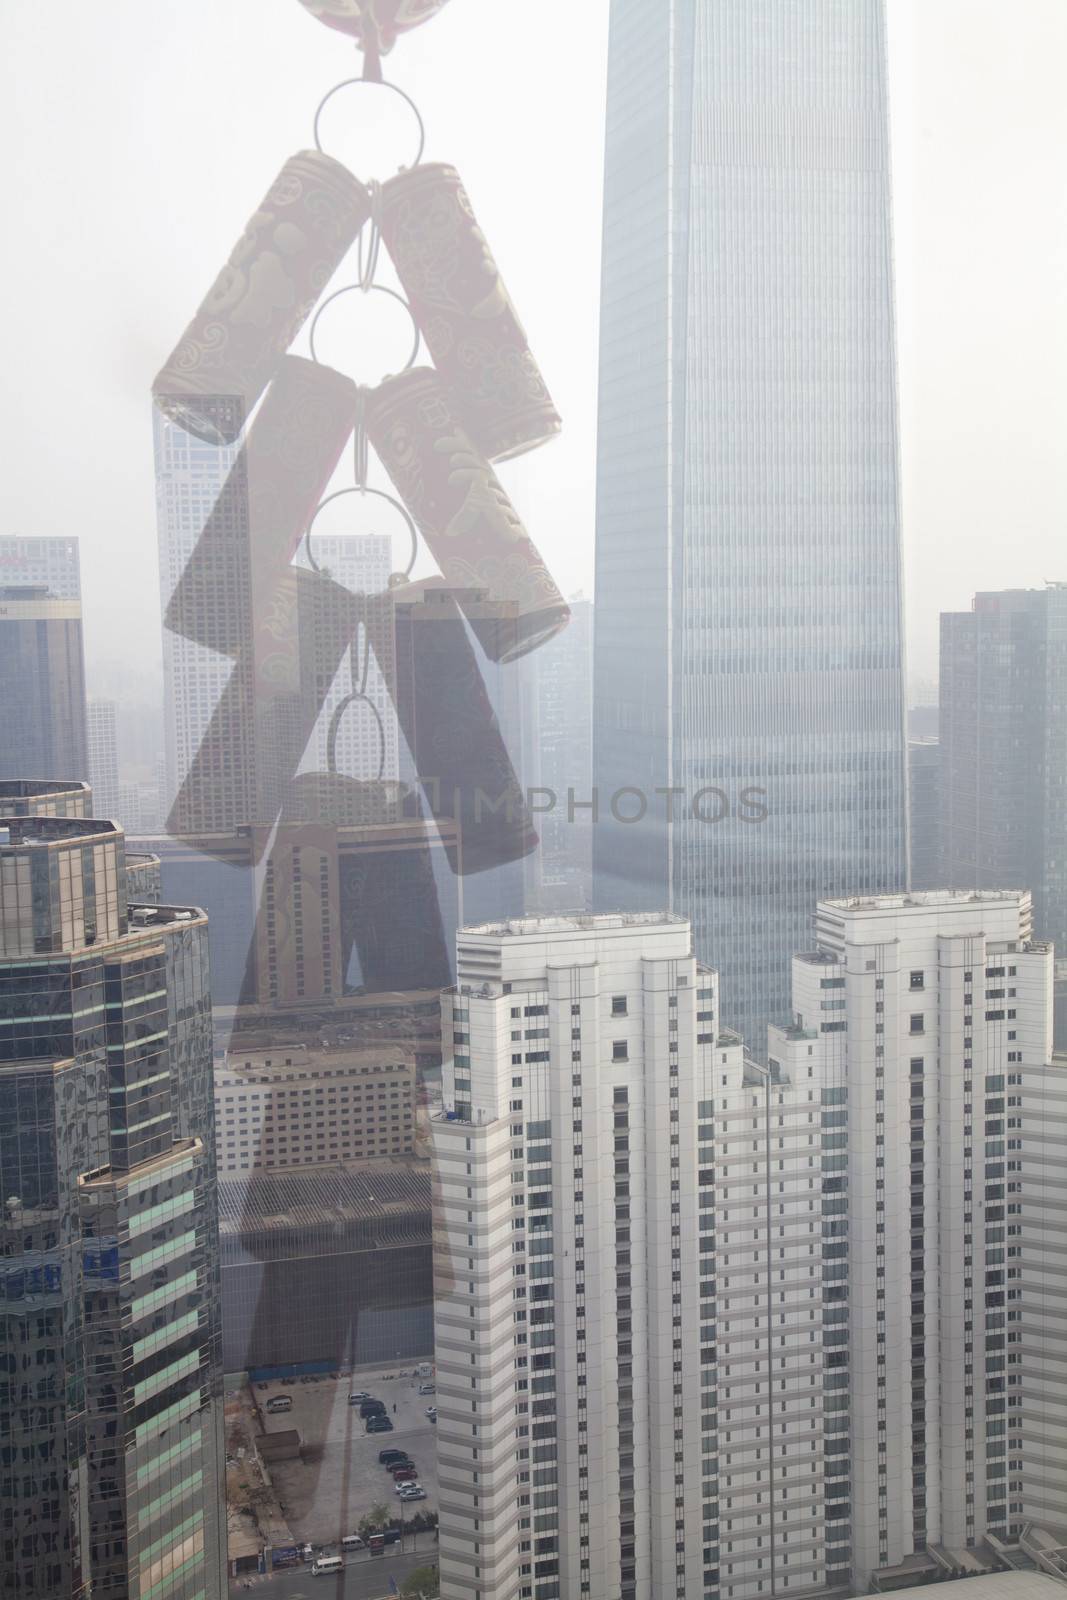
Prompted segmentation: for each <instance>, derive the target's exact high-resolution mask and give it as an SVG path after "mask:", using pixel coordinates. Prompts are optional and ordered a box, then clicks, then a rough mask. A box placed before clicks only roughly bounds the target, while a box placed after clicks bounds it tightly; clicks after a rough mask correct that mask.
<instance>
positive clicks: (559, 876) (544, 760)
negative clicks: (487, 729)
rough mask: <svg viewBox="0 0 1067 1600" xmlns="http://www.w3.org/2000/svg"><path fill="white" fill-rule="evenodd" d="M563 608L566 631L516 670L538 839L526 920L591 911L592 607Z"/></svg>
mask: <svg viewBox="0 0 1067 1600" xmlns="http://www.w3.org/2000/svg"><path fill="white" fill-rule="evenodd" d="M568 604H569V605H570V612H571V619H570V622H569V623H568V624H567V626H566V627H565V628H564V629H563V630H562V631H561V632H560V633H558V634H556V636H555V637H554V638H553V639H550V640H549V641H548V643H547V644H544V645H542V646H541V648H540V649H538V650H534V651H532V652H531V653H530V655H528V656H524V657H523V659H522V660H521V661H519V662H517V663H516V667H515V670H517V671H520V672H521V673H522V675H523V677H524V679H525V680H526V681H525V682H524V685H523V725H522V764H521V767H520V771H519V777H520V780H521V782H522V785H523V788H524V790H525V791H526V794H527V797H528V799H529V800H530V802H531V810H532V811H533V812H534V823H535V826H536V828H537V832H538V834H539V837H540V842H539V844H538V847H537V849H536V850H535V851H534V852H533V853H532V854H531V855H528V856H527V857H526V859H525V861H524V863H523V866H524V871H525V911H526V915H527V916H544V915H550V914H551V913H553V912H558V911H587V910H589V908H590V906H591V904H592V892H593V818H592V813H591V811H590V810H589V807H588V802H589V800H590V799H591V797H592V789H593V603H592V601H591V600H584V599H582V598H580V597H578V598H572V599H571V600H570V601H569V602H568ZM572 800H573V801H575V802H577V805H572V804H571V801H572ZM499 914H500V913H499V912H498V915H499Z"/></svg>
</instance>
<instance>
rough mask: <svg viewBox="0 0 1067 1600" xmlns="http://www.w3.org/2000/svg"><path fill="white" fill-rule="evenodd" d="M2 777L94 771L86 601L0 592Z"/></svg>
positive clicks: (43, 592)
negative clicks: (85, 638) (90, 756)
mask: <svg viewBox="0 0 1067 1600" xmlns="http://www.w3.org/2000/svg"><path fill="white" fill-rule="evenodd" d="M0 683H2V684H4V685H5V694H4V702H3V713H2V716H0V777H4V778H19V777H27V776H28V777H31V778H69V777H70V776H71V775H72V774H75V773H82V772H85V771H86V770H87V762H88V750H87V742H86V732H85V664H84V657H83V650H82V613H81V601H80V600H77V599H62V600H60V599H55V598H53V596H52V595H51V594H50V593H49V590H48V589H47V587H46V586H45V585H43V584H41V585H37V586H32V587H19V588H14V587H10V586H9V587H7V588H0Z"/></svg>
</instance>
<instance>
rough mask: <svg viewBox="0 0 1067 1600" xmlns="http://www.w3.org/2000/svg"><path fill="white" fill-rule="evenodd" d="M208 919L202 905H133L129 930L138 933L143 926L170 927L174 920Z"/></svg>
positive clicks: (195, 920) (130, 910)
mask: <svg viewBox="0 0 1067 1600" xmlns="http://www.w3.org/2000/svg"><path fill="white" fill-rule="evenodd" d="M206 920H207V912H206V911H205V910H204V909H203V907H202V906H156V905H147V906H141V905H131V906H130V908H129V931H130V932H131V933H137V932H139V931H140V929H142V928H168V927H170V925H171V923H173V922H200V921H206Z"/></svg>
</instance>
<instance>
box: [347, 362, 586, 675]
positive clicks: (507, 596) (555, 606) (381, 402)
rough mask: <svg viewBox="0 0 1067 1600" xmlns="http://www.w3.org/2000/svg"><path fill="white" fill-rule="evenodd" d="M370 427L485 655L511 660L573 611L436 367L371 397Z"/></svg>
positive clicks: (391, 382) (372, 438)
mask: <svg viewBox="0 0 1067 1600" xmlns="http://www.w3.org/2000/svg"><path fill="white" fill-rule="evenodd" d="M367 433H368V436H369V438H370V442H371V444H372V445H373V446H374V448H375V450H376V451H377V453H378V455H379V456H380V458H381V461H382V464H383V465H384V467H385V470H386V471H387V472H388V474H389V476H390V478H391V479H392V480H393V483H394V484H395V485H396V488H397V491H398V493H399V495H400V497H401V499H402V500H403V501H404V504H405V505H406V506H407V508H408V510H409V511H410V512H411V515H412V517H413V518H414V519H415V522H416V523H417V524H418V527H419V529H420V531H421V533H422V535H423V537H424V538H425V540H426V543H427V544H428V545H429V547H430V552H431V554H432V555H433V558H434V560H435V561H436V562H437V564H438V566H439V567H440V568H441V571H442V573H443V574H444V576H445V578H446V579H447V580H448V583H449V584H450V585H451V586H452V587H453V588H454V589H455V590H456V591H457V592H459V591H462V592H463V593H464V594H468V595H469V596H470V597H471V600H470V603H469V604H467V603H465V602H464V601H463V600H461V602H460V603H461V604H463V606H464V614H465V615H466V617H467V620H468V622H469V623H470V625H471V628H472V629H473V631H474V633H475V635H476V636H477V638H478V640H479V642H480V643H481V645H482V648H483V649H484V651H485V653H486V655H487V656H489V657H490V659H491V660H493V661H511V660H514V659H515V658H516V657H518V656H522V655H525V654H526V652H527V651H528V650H535V649H536V648H537V646H538V645H541V644H543V643H544V642H545V640H546V639H550V638H551V637H552V635H553V634H555V633H558V632H559V630H560V628H562V627H563V626H564V625H565V624H566V622H567V620H568V617H569V616H570V612H569V611H568V609H567V605H566V602H565V601H564V599H563V596H562V595H561V594H560V592H559V590H558V589H557V587H556V585H555V583H554V581H553V579H552V577H551V574H550V573H549V572H548V570H547V568H546V567H545V564H544V562H543V561H542V559H541V556H540V555H539V554H538V551H537V548H536V546H535V545H534V543H533V541H532V540H531V539H530V536H529V534H528V533H527V532H526V530H525V528H524V527H523V525H522V523H521V522H520V521H519V517H518V513H517V512H516V510H515V507H514V506H513V505H512V504H511V501H510V500H509V499H508V497H507V494H506V493H505V491H504V489H503V487H502V486H501V483H500V480H499V479H498V478H497V476H496V474H495V472H494V471H493V469H492V467H490V465H489V463H488V462H487V461H486V459H485V456H484V455H483V454H482V453H481V451H479V450H478V449H476V448H475V446H474V444H473V443H472V442H471V438H470V435H469V433H468V432H467V430H466V427H465V426H464V423H463V420H462V418H461V416H460V412H459V409H458V407H457V404H456V401H455V399H454V397H453V395H452V392H451V391H450V390H449V389H448V388H447V386H446V385H445V384H444V383H443V382H442V381H441V379H440V377H439V376H438V374H437V373H436V372H434V371H433V370H432V369H431V368H429V367H415V368H413V369H412V370H411V371H410V372H405V373H402V374H401V375H400V376H399V377H396V378H387V379H386V381H385V382H384V383H383V384H381V385H380V387H379V388H378V389H376V390H375V391H374V392H373V394H371V395H370V397H369V399H368V401H367Z"/></svg>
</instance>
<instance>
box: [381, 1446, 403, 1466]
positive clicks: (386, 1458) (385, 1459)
mask: <svg viewBox="0 0 1067 1600" xmlns="http://www.w3.org/2000/svg"><path fill="white" fill-rule="evenodd" d="M410 1460H411V1457H410V1456H409V1455H408V1453H407V1451H406V1450H379V1451H378V1465H379V1466H381V1467H388V1466H391V1465H392V1463H393V1462H394V1461H410Z"/></svg>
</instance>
